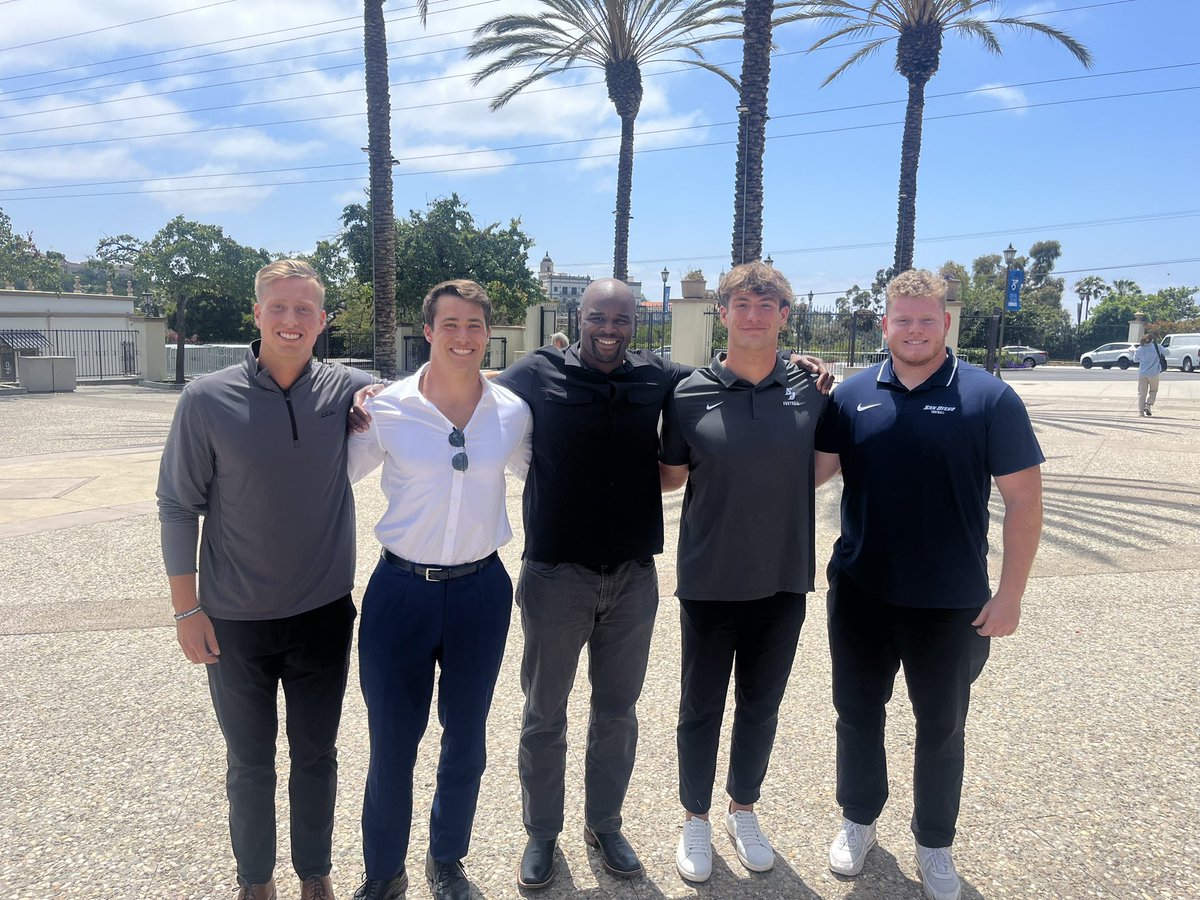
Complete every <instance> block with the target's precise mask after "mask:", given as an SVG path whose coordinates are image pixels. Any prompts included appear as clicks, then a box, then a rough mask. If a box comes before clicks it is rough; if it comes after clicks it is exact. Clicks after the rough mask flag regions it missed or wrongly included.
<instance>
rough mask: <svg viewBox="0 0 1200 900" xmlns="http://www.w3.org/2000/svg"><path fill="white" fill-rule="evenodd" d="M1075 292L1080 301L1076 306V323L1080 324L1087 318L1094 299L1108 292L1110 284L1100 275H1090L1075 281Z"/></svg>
mask: <svg viewBox="0 0 1200 900" xmlns="http://www.w3.org/2000/svg"><path fill="white" fill-rule="evenodd" d="M1075 293H1076V294H1078V295H1079V303H1078V304H1077V305H1076V307H1075V324H1076V325H1078V324H1079V323H1081V322H1082V321H1083V320H1084V319H1086V318H1087V316H1088V312H1089V310H1091V308H1092V301H1093V300H1099V299H1100V298H1101V297H1103V296H1104V295H1105V294H1107V293H1108V284H1107V282H1105V280H1104V279H1103V278H1101V277H1100V276H1099V275H1088V276H1087V277H1086V278H1080V279H1079V280H1078V281H1077V282H1075Z"/></svg>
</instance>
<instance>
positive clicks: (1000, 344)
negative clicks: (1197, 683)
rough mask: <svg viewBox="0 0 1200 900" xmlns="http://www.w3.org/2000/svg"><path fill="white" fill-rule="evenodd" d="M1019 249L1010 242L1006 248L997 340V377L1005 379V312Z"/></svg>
mask: <svg viewBox="0 0 1200 900" xmlns="http://www.w3.org/2000/svg"><path fill="white" fill-rule="evenodd" d="M1016 256H1017V251H1016V250H1015V249H1013V245H1012V244H1011V243H1010V244H1009V245H1008V247H1006V248H1005V250H1004V293H1003V294H1002V295H1001V297H1000V337H999V338H998V340H997V342H996V377H997V378H1000V379H1001V380H1003V376H1002V375H1001V374H1000V370H1001V369H1003V368H1004V349H1003V348H1004V313H1005V310H1006V309H1007V308H1008V284H1009V279H1010V278H1012V264H1013V260H1014V259H1015V258H1016Z"/></svg>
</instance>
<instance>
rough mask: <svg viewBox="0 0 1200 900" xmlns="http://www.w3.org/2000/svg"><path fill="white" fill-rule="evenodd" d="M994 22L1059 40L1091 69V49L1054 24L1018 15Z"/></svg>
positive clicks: (1085, 66) (1084, 65) (1086, 67)
mask: <svg viewBox="0 0 1200 900" xmlns="http://www.w3.org/2000/svg"><path fill="white" fill-rule="evenodd" d="M993 22H994V23H995V24H996V25H1004V26H1006V27H1008V28H1012V29H1014V30H1019V29H1022V28H1028V29H1029V30H1030V31H1036V32H1037V33H1038V34H1042V35H1045V36H1046V37H1048V38H1051V39H1052V40H1055V41H1058V42H1059V43H1060V44H1062V45H1063V46H1064V47H1066V48H1067V49H1068V50H1069V51H1070V52H1071V55H1072V56H1074V57H1075V58H1076V59H1077V60H1079V61H1080V62H1081V63H1083V67H1084V68H1085V69H1090V68H1091V67H1092V64H1093V62H1094V60H1093V59H1092V53H1091V51H1090V50H1088V48H1087V47H1085V46H1084V45H1083V44H1081V43H1080V42H1079V41H1077V40H1075V38H1073V37H1071V36H1070V35H1069V34H1067V33H1066V32H1065V31H1060V30H1059V29H1057V28H1055V27H1053V26H1052V25H1047V24H1045V23H1044V22H1034V21H1031V20H1030V19H1021V18H1016V17H1011V18H1003V19H994V20H993Z"/></svg>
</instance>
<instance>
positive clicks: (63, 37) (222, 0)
mask: <svg viewBox="0 0 1200 900" xmlns="http://www.w3.org/2000/svg"><path fill="white" fill-rule="evenodd" d="M236 2H237V0H216V2H215V3H205V4H204V5H203V6H190V7H188V8H187V9H177V10H175V12H169V13H160V14H159V15H157V16H147V17H146V18H144V19H134V20H133V21H132V22H122V23H121V24H119V25H105V26H104V27H103V28H93V29H91V30H90V31H77V32H75V33H74V34H60V35H59V36H58V37H51V38H42V39H41V40H40V41H29V42H28V43H26V44H13V45H12V46H11V47H0V53H8V52H9V51H11V50H24V49H25V48H26V47H40V46H42V45H43V44H53V43H56V42H57V41H69V40H70V39H71V38H77V37H87V36H88V35H89V34H100V33H101V32H104V31H113V30H114V29H117V28H128V27H130V26H131V25H141V24H142V23H143V22H154V21H157V20H158V19H170V18H171V17H173V16H182V15H184V14H185V13H190V12H198V11H200V10H202V9H212V8H213V7H214V6H225V5H226V4H228V3H236Z"/></svg>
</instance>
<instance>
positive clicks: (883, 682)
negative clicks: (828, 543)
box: [828, 566, 991, 847]
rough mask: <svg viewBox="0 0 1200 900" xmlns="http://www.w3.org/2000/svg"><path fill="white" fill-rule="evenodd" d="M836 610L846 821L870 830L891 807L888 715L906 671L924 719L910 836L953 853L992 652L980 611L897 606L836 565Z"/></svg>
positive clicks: (831, 606)
mask: <svg viewBox="0 0 1200 900" xmlns="http://www.w3.org/2000/svg"><path fill="white" fill-rule="evenodd" d="M914 577H916V576H914ZM828 611H829V653H830V656H831V657H832V658H833V705H834V708H835V709H836V710H837V714H838V719H837V802H838V805H839V806H841V808H842V814H843V815H844V816H845V817H846V818H847V819H850V820H851V821H852V822H858V823H859V824H860V825H869V824H870V823H871V822H873V821H875V819H876V818H877V817H878V816H879V813H880V812H881V811H882V810H883V806H884V804H885V803H886V802H887V798H888V776H887V757H886V755H885V752H884V746H883V731H884V721H885V718H886V713H885V707H886V705H887V702H888V700H890V699H891V696H892V687H893V685H894V684H895V681H896V672H897V671H898V670H899V668H900V666H901V665H903V666H904V680H905V682H906V683H907V684H908V696H909V699H910V701H911V703H912V708H913V714H914V715H915V716H916V720H917V743H916V749H915V756H916V759H915V763H914V766H913V817H912V831H913V834H914V835H915V836H916V839H917V843H919V844H921V845H923V846H925V847H949V846H950V844H951V843H953V841H954V826H955V823H956V822H957V821H958V807H959V800H960V797H961V795H962V780H963V765H964V756H965V751H964V747H965V740H964V734H965V731H966V723H967V708H968V706H969V705H970V701H971V683H972V682H974V681H975V679H976V678H978V677H979V673H980V672H982V671H983V666H984V663H986V662H987V658H988V651H989V649H990V647H991V639H990V638H986V637H981V636H980V635H979V633H978V632H976V630H975V629H974V627H972V625H971V622H972V621H973V620H974V619H975V617H976V616H978V615H979V609H978V608H975V609H915V608H912V607H904V606H892V605H889V604H887V603H884V602H882V601H881V600H880V599H879V598H877V597H872V596H870V595H868V594H866V593H865V592H863V591H862V590H861V589H860V588H859V587H858V585H857V584H855V583H854V582H853V581H851V580H850V578H848V577H847V576H845V575H843V574H841V573H840V572H837V571H835V570H834V568H833V567H832V566H830V569H829V601H828Z"/></svg>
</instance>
